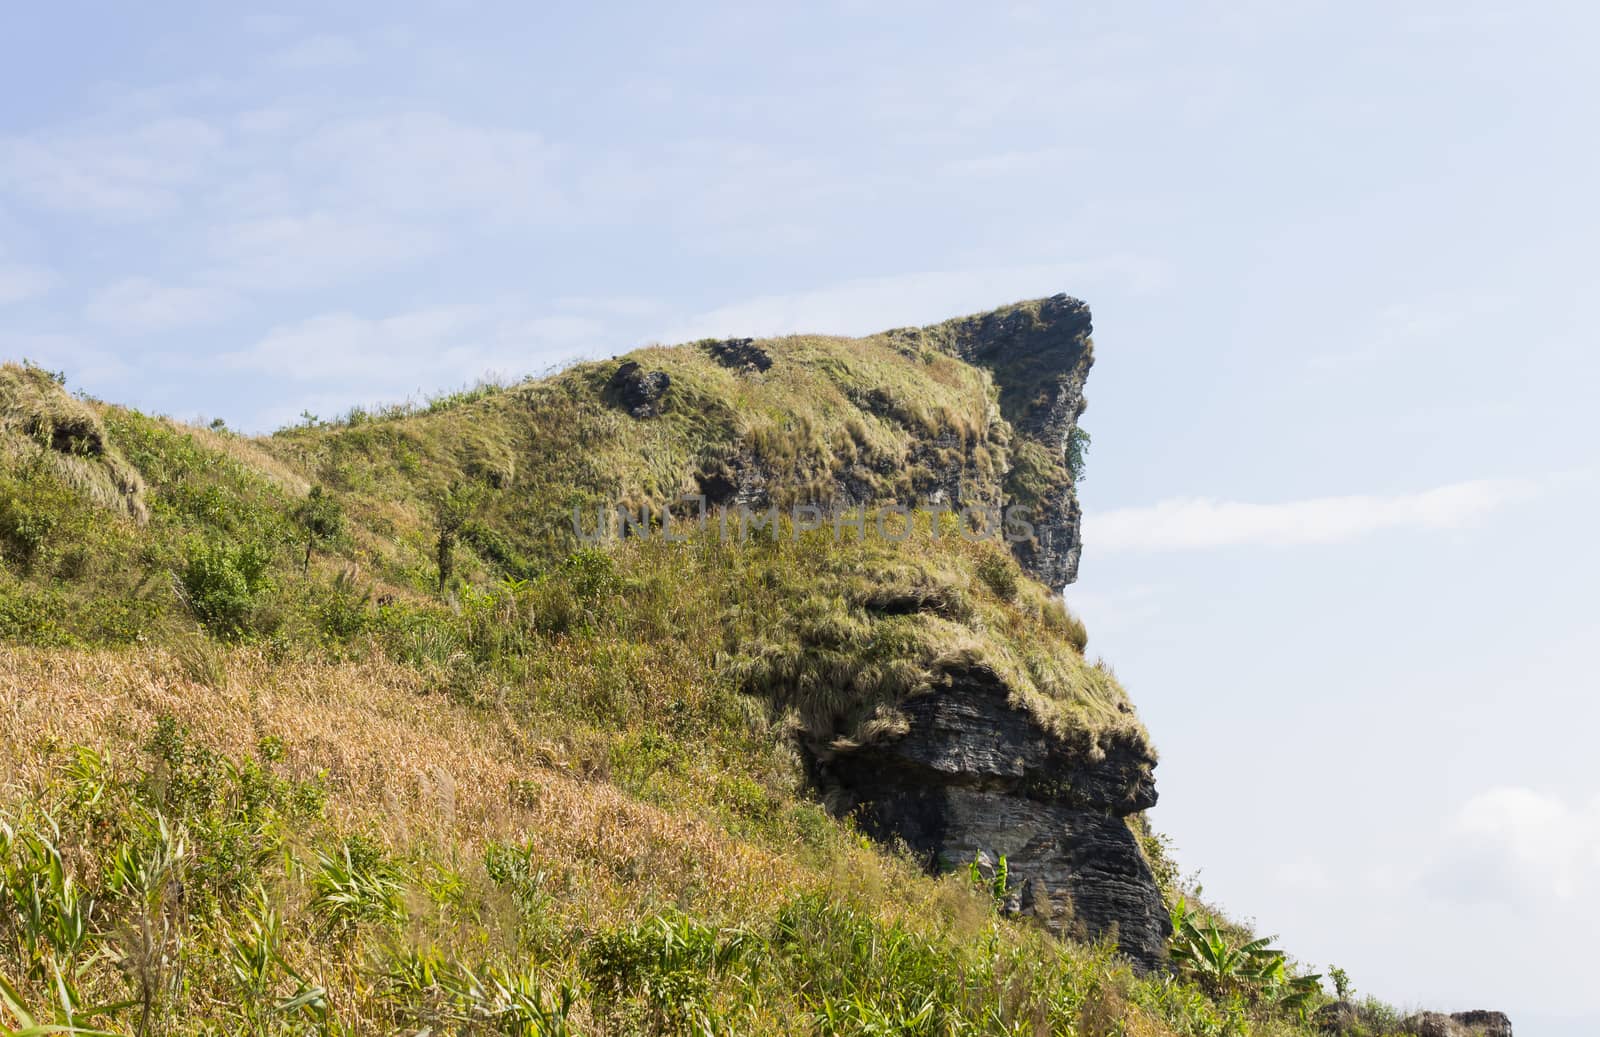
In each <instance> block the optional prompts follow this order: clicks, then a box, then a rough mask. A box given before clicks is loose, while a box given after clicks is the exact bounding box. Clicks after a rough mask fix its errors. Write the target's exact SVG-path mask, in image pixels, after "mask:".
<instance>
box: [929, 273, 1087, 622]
mask: <svg viewBox="0 0 1600 1037" xmlns="http://www.w3.org/2000/svg"><path fill="white" fill-rule="evenodd" d="M1093 331H1094V322H1093V320H1092V318H1091V317H1090V313H1089V306H1088V304H1087V303H1085V302H1083V301H1082V300H1081V299H1074V298H1072V297H1071V296H1068V295H1053V296H1051V297H1050V298H1048V299H1041V300H1039V301H1038V302H1036V303H1029V304H1024V305H1021V306H1015V307H1009V308H1007V309H1003V310H995V311H993V312H990V313H984V314H979V315H977V316H973V317H963V318H960V319H958V320H953V321H947V322H945V323H943V324H936V325H933V326H931V327H927V328H922V329H919V330H917V331H915V332H901V333H900V334H905V335H908V336H915V337H916V338H919V339H921V340H922V341H925V342H929V343H931V344H933V345H935V346H936V347H937V348H940V349H943V350H944V351H945V352H948V353H951V354H953V355H955V356H957V357H960V358H961V359H962V360H965V361H967V362H968V363H970V364H973V365H975V366H977V367H982V368H984V369H986V370H988V371H989V372H990V374H991V375H993V377H994V382H995V386H996V388H998V389H999V391H1000V411H1001V414H1002V415H1003V416H1004V417H1005V419H1006V420H1007V421H1009V422H1010V423H1011V426H1012V428H1013V429H1014V430H1015V431H1016V433H1018V434H1019V436H1021V437H1022V438H1023V439H1024V440H1025V441H1029V442H1031V443H1033V444H1036V445H1037V446H1039V447H1042V448H1043V456H1042V457H1035V456H1033V455H1031V454H1030V453H1029V452H1028V451H1026V450H1025V449H1024V450H1017V451H1014V452H1013V460H1012V465H1011V469H1010V471H1009V472H1007V474H1006V480H1005V497H1006V503H1007V504H1017V503H1022V504H1025V505H1027V506H1028V507H1029V508H1030V509H1031V510H1032V512H1033V517H1032V518H1031V520H1030V521H1031V522H1032V524H1033V526H1034V537H1033V540H1032V542H1030V543H1023V544H1018V545H1016V546H1015V548H1014V549H1015V551H1016V555H1017V560H1018V561H1019V562H1021V563H1022V566H1023V568H1025V569H1027V570H1028V571H1029V572H1030V573H1032V574H1033V575H1034V576H1035V577H1036V578H1037V579H1039V580H1040V581H1041V582H1043V583H1044V584H1045V585H1047V586H1048V587H1050V588H1051V589H1052V590H1061V589H1062V588H1064V587H1065V586H1066V585H1067V584H1069V583H1072V582H1073V581H1074V580H1076V579H1077V578H1078V557H1079V554H1080V553H1081V551H1082V546H1083V543H1082V539H1081V536H1080V526H1081V523H1082V517H1083V514H1082V511H1081V510H1080V509H1079V507H1078V496H1077V489H1076V486H1075V485H1074V478H1073V475H1072V472H1071V471H1070V470H1069V468H1068V467H1067V464H1066V453H1067V447H1068V444H1069V442H1070V440H1071V438H1072V436H1073V435H1074V430H1075V429H1077V427H1078V419H1079V418H1080V417H1082V416H1083V412H1084V408H1085V407H1086V406H1087V405H1088V404H1087V401H1086V400H1085V398H1084V395H1083V387H1084V383H1085V382H1086V381H1087V379H1088V377H1089V369H1090V368H1091V367H1092V366H1093V365H1094V344H1093V342H1092V341H1091V338H1090V336H1091V335H1092V334H1093ZM1041 462H1044V463H1041Z"/></svg>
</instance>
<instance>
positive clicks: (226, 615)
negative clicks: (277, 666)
mask: <svg viewBox="0 0 1600 1037" xmlns="http://www.w3.org/2000/svg"><path fill="white" fill-rule="evenodd" d="M271 563H272V555H271V552H269V551H266V550H264V549H263V548H261V547H259V546H257V545H255V544H242V545H229V544H222V543H215V542H206V543H201V544H198V545H196V546H194V547H192V548H191V549H190V552H189V557H188V562H187V564H186V565H185V567H184V570H183V575H182V577H181V578H180V587H181V590H182V592H183V597H184V600H185V601H187V602H188V604H189V607H190V609H192V610H193V611H194V614H195V616H196V617H197V618H198V619H199V620H200V622H202V623H204V624H205V625H206V627H207V628H208V629H209V630H210V631H211V632H212V633H214V634H216V635H217V636H218V637H222V638H237V637H242V636H243V635H244V634H245V633H246V631H247V630H248V629H249V623H250V616H251V613H252V612H253V611H254V609H255V607H256V604H257V602H258V600H259V599H260V597H261V595H262V594H263V593H264V592H265V591H266V590H267V589H268V587H269V586H270V585H271V584H270V581H269V580H268V577H267V569H268V566H270V565H271Z"/></svg>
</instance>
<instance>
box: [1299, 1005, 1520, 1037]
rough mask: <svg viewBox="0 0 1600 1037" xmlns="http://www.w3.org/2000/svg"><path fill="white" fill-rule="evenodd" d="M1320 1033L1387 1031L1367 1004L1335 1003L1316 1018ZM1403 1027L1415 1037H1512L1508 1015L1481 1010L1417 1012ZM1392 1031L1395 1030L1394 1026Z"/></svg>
mask: <svg viewBox="0 0 1600 1037" xmlns="http://www.w3.org/2000/svg"><path fill="white" fill-rule="evenodd" d="M1312 1022H1313V1023H1315V1024H1316V1027H1317V1029H1318V1030H1320V1031H1322V1032H1323V1033H1326V1034H1334V1035H1344V1034H1348V1035H1351V1037H1356V1035H1359V1034H1367V1033H1374V1032H1377V1031H1379V1030H1380V1029H1385V1028H1384V1026H1383V1020H1382V1019H1381V1018H1379V1017H1377V1016H1376V1015H1375V1014H1374V1012H1373V1011H1372V1009H1370V1008H1368V1007H1367V1006H1365V1005H1359V1004H1354V1003H1352V1002H1349V1001H1335V1002H1333V1003H1332V1004H1327V1005H1323V1006H1322V1007H1321V1008H1319V1009H1318V1010H1317V1012H1316V1015H1315V1016H1313V1017H1312ZM1400 1025H1401V1027H1402V1029H1403V1031H1404V1032H1405V1033H1408V1034H1414V1035H1415V1037H1512V1034H1511V1020H1510V1019H1508V1018H1506V1015H1505V1013H1504V1012H1488V1011H1484V1010H1483V1009H1477V1010H1474V1011H1471V1012H1452V1013H1450V1014H1449V1015H1446V1014H1444V1013H1443V1012H1417V1013H1415V1014H1413V1015H1410V1016H1407V1017H1406V1018H1405V1020H1404V1021H1403V1022H1401V1024H1400ZM1391 1028H1392V1027H1391Z"/></svg>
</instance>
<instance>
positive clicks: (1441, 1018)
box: [1401, 1012, 1474, 1037]
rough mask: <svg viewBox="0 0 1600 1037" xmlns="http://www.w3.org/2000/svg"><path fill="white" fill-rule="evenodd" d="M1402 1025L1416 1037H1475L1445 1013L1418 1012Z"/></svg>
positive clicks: (1407, 1018) (1408, 1017)
mask: <svg viewBox="0 0 1600 1037" xmlns="http://www.w3.org/2000/svg"><path fill="white" fill-rule="evenodd" d="M1401 1025H1402V1026H1403V1027H1405V1030H1406V1032H1407V1033H1413V1034H1416V1037H1474V1034H1473V1032H1472V1031H1471V1030H1469V1029H1467V1028H1466V1027H1465V1026H1464V1025H1462V1024H1461V1023H1458V1022H1456V1021H1455V1020H1454V1019H1452V1018H1451V1017H1450V1016H1448V1015H1445V1014H1444V1013H1443V1012H1418V1013H1416V1014H1415V1015H1412V1016H1407V1017H1406V1020H1405V1022H1403V1023H1401Z"/></svg>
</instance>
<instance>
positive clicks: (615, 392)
mask: <svg viewBox="0 0 1600 1037" xmlns="http://www.w3.org/2000/svg"><path fill="white" fill-rule="evenodd" d="M671 385H672V379H671V378H669V377H668V376H667V372H665V371H645V370H643V369H642V368H640V366H639V364H638V362H637V361H634V360H629V361H627V362H626V363H624V364H623V365H622V366H621V367H618V368H617V370H616V373H614V374H613V375H612V376H611V378H610V380H609V381H607V382H606V394H607V396H608V397H609V398H610V399H611V400H613V401H614V402H616V403H617V404H619V405H620V406H621V407H622V408H623V409H624V410H626V411H627V412H628V413H629V414H631V415H633V416H634V417H636V418H653V417H655V416H656V415H658V414H660V413H661V397H662V396H664V395H666V392H667V388H668V387H669V386H671Z"/></svg>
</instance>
